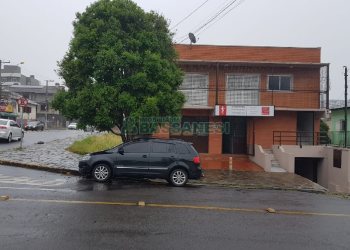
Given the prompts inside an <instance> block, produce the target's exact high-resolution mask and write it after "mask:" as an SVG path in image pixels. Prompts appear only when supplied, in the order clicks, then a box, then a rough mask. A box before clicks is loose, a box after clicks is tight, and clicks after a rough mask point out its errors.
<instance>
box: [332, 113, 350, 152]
mask: <svg viewBox="0 0 350 250" xmlns="http://www.w3.org/2000/svg"><path fill="white" fill-rule="evenodd" d="M347 116H348V124H347V128H345V108H333V109H331V116H330V117H331V119H330V137H331V144H332V145H335V146H340V147H345V129H346V131H348V133H347V145H346V147H350V122H349V121H350V108H348V109H347Z"/></svg>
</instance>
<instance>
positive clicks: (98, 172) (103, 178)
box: [92, 163, 112, 182]
mask: <svg viewBox="0 0 350 250" xmlns="http://www.w3.org/2000/svg"><path fill="white" fill-rule="evenodd" d="M92 176H93V177H94V179H95V180H96V181H98V182H107V181H109V180H110V178H111V176H112V170H111V168H110V167H109V166H108V165H107V164H104V163H98V164H96V165H95V167H94V169H93V170H92Z"/></svg>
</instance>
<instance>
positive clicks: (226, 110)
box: [215, 105, 275, 117]
mask: <svg viewBox="0 0 350 250" xmlns="http://www.w3.org/2000/svg"><path fill="white" fill-rule="evenodd" d="M215 115H216V116H257V117H260V116H267V117H270V116H275V107H274V106H231V105H216V106H215Z"/></svg>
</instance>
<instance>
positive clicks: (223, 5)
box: [176, 0, 232, 43]
mask: <svg viewBox="0 0 350 250" xmlns="http://www.w3.org/2000/svg"><path fill="white" fill-rule="evenodd" d="M230 1H232V0H228V1H225V3H223V4H221V6H222V7H220V10H222V9H223V8H224V7H225V6H226V5H227V4H228V3H229V2H230ZM216 13H217V11H215V12H213V13H212V14H211V15H214V14H216ZM205 21H206V20H202V21H201V22H200V23H203V22H205ZM199 26H200V25H196V29H197V28H198V27H199ZM192 30H195V29H192ZM187 38H188V34H186V35H183V36H180V37H179V38H177V39H176V40H181V42H183V41H184V40H186V39H187ZM181 42H180V43H181Z"/></svg>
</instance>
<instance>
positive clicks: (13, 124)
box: [10, 121, 18, 127]
mask: <svg viewBox="0 0 350 250" xmlns="http://www.w3.org/2000/svg"><path fill="white" fill-rule="evenodd" d="M10 126H11V127H18V125H17V123H15V122H12V121H11V122H10Z"/></svg>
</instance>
